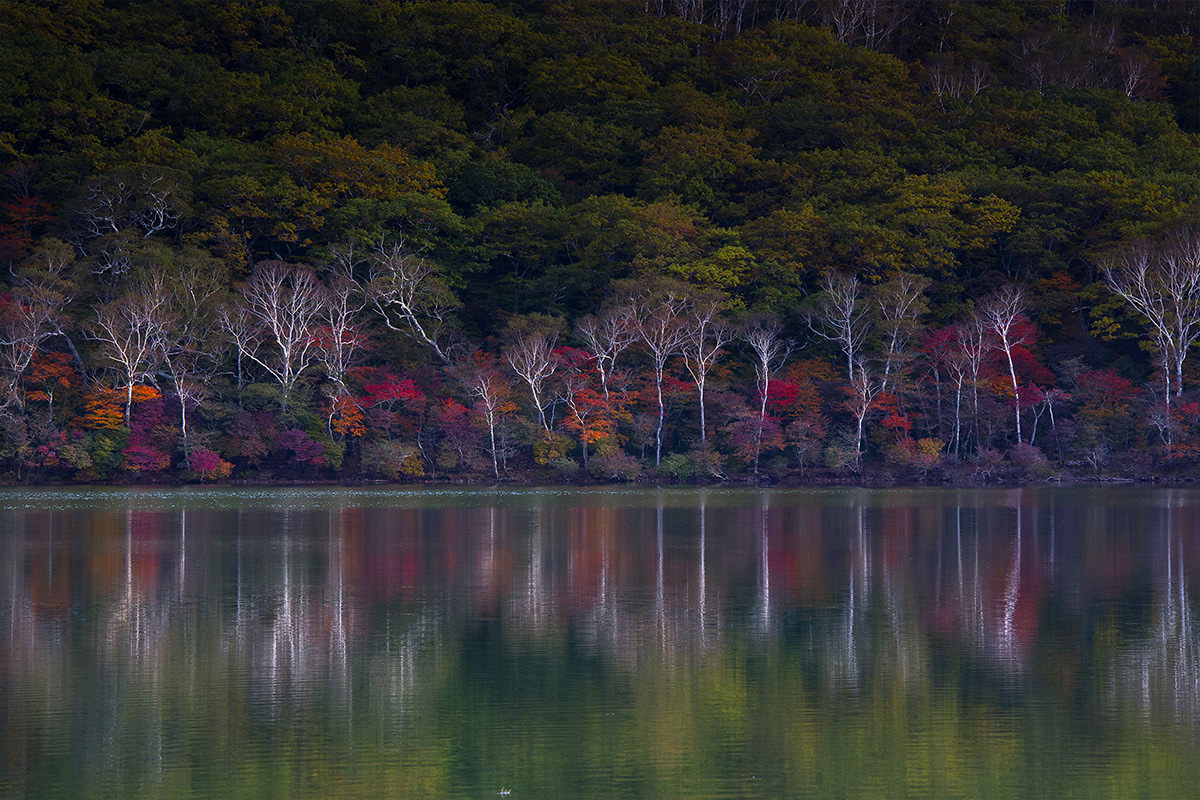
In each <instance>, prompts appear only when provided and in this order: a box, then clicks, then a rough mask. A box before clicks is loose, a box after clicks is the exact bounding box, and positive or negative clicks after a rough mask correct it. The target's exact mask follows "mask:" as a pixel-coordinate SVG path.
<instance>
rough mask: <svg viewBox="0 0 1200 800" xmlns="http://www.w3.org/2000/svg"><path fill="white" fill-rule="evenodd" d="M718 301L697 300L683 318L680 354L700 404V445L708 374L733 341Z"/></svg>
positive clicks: (705, 437) (703, 434)
mask: <svg viewBox="0 0 1200 800" xmlns="http://www.w3.org/2000/svg"><path fill="white" fill-rule="evenodd" d="M720 311H721V298H719V297H715V296H714V297H698V298H694V299H693V301H692V302H691V303H690V304H689V305H688V309H687V312H686V313H685V314H684V316H683V340H682V342H681V344H680V351H681V353H682V355H683V363H684V366H685V367H686V368H687V371H688V374H689V375H691V376H692V380H693V381H695V382H696V393H697V395H698V396H699V401H700V442H701V443H702V444H703V443H706V442H707V441H708V433H707V425H706V422H705V413H704V388H705V384H706V383H707V382H708V374H709V373H710V372H711V371H712V368H713V366H714V365H715V364H716V363H717V357H718V356H719V355H720V354H721V351H722V350H723V349H724V348H725V345H727V344H729V343H730V342H731V341H733V338H734V337H733V328H731V327H730V325H729V324H728V323H727V322H726V321H725V320H724V319H722V318H721V313H720Z"/></svg>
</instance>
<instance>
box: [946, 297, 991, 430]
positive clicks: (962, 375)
mask: <svg viewBox="0 0 1200 800" xmlns="http://www.w3.org/2000/svg"><path fill="white" fill-rule="evenodd" d="M954 333H955V337H954V339H955V348H954V349H953V350H952V351H951V352H950V354H949V358H948V360H947V365H948V366H949V368H950V374H951V376H952V378H953V380H954V449H955V452H956V453H957V452H959V451H960V448H961V443H962V435H961V433H962V399H963V390H964V389H965V388H967V387H970V389H971V413H972V417H971V419H972V421H973V426H972V430H973V432H974V434H975V446H976V447H978V446H979V372H980V370H981V369H982V368H983V358H984V356H986V355H987V353H988V349H989V347H990V345H989V341H988V329H987V327H986V325H985V324H984V322H983V320H982V319H981V318H980V317H979V315H978V314H974V313H972V314H971V316H970V317H968V318H967V320H966V321H965V322H962V323H959V324H958V325H955V326H954Z"/></svg>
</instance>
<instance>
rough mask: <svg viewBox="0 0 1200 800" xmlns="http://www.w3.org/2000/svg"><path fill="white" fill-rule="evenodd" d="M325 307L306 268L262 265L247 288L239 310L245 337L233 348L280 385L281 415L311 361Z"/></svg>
mask: <svg viewBox="0 0 1200 800" xmlns="http://www.w3.org/2000/svg"><path fill="white" fill-rule="evenodd" d="M327 303H328V300H327V295H326V292H325V288H324V287H323V286H321V284H320V282H319V281H318V280H317V278H316V276H315V275H314V274H313V272H312V270H311V269H308V268H307V267H302V266H297V265H293V264H285V263H283V262H282V261H266V262H263V263H262V264H260V265H259V266H258V267H256V268H255V270H254V273H253V275H251V277H250V281H249V282H248V283H247V284H246V291H245V297H244V299H243V301H242V303H240V304H239V305H240V308H241V311H242V315H241V318H242V319H243V320H245V321H248V322H249V323H250V327H249V328H248V329H246V330H245V333H246V338H245V339H240V338H239V339H237V340H235V342H234V343H235V345H236V346H238V347H239V348H240V349H241V352H242V354H243V355H245V356H246V357H247V358H249V359H250V360H251V361H253V362H255V363H256V364H258V365H259V366H260V367H262V368H263V369H265V370H266V371H267V372H268V373H269V374H270V375H271V377H272V378H274V379H275V380H276V381H277V382H278V383H279V387H280V392H281V397H280V405H281V407H282V408H283V409H284V410H287V407H288V401H289V399H290V397H291V394H292V391H293V389H294V388H295V385H296V382H297V381H298V380H299V379H300V376H301V375H302V374H303V373H304V372H305V370H307V369H308V368H309V367H310V366H312V364H313V362H314V361H315V360H316V357H317V353H318V351H319V347H318V341H319V340H318V336H317V328H318V327H319V325H320V323H321V319H322V316H323V314H324V313H325V309H326V306H327ZM237 316H238V315H236V314H235V315H234V318H235V320H236V318H237Z"/></svg>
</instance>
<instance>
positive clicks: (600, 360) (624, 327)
mask: <svg viewBox="0 0 1200 800" xmlns="http://www.w3.org/2000/svg"><path fill="white" fill-rule="evenodd" d="M575 333H576V334H577V335H578V336H579V338H580V339H582V340H583V343H584V345H585V346H586V347H587V351H588V352H589V353H590V354H591V355H592V357H593V358H595V359H596V371H597V372H599V373H600V386H601V388H603V390H604V399H605V400H608V399H609V392H608V382H609V379H610V377H611V376H612V371H613V368H614V367H615V366H616V363H617V356H619V355H621V353H623V352H625V350H627V349H628V348H629V346H630V345H632V344H633V343H634V342H636V341H637V340H638V326H637V321H636V320H635V319H634V316H633V308H632V307H631V306H630V305H629V304H628V303H620V304H617V305H613V306H609V307H607V308H605V309H603V310H602V311H601V312H600V314H599V316H595V317H593V316H587V317H584V318H583V319H581V320H579V322H578V323H577V324H576V326H575Z"/></svg>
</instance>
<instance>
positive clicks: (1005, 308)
mask: <svg viewBox="0 0 1200 800" xmlns="http://www.w3.org/2000/svg"><path fill="white" fill-rule="evenodd" d="M978 313H979V317H980V319H981V320H982V321H983V323H984V325H986V326H987V328H988V330H990V331H991V333H993V334H994V335H995V337H996V339H995V342H994V345H993V346H994V347H995V348H997V349H999V350H1002V351H1004V358H1005V359H1006V360H1007V361H1008V376H1009V378H1010V379H1011V380H1012V390H1013V408H1014V410H1015V415H1016V423H1017V424H1016V428H1017V443H1018V444H1020V442H1021V386H1020V384H1019V383H1018V382H1017V370H1016V367H1015V365H1014V364H1013V355H1012V354H1013V348H1015V347H1017V346H1018V345H1022V344H1024V343H1025V338H1024V334H1023V333H1022V331H1021V328H1020V326H1019V325H1018V323H1019V322H1020V321H1021V318H1022V316H1023V315H1024V313H1025V292H1024V290H1023V289H1021V287H1019V286H1013V285H1012V284H1009V285H1007V286H1003V287H1001V288H1000V289H998V290H996V291H995V292H994V293H993V294H992V295H991V296H990V297H989V298H987V299H986V300H985V301H984V302H983V303H982V304H981V305H980V306H979V312H978Z"/></svg>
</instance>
